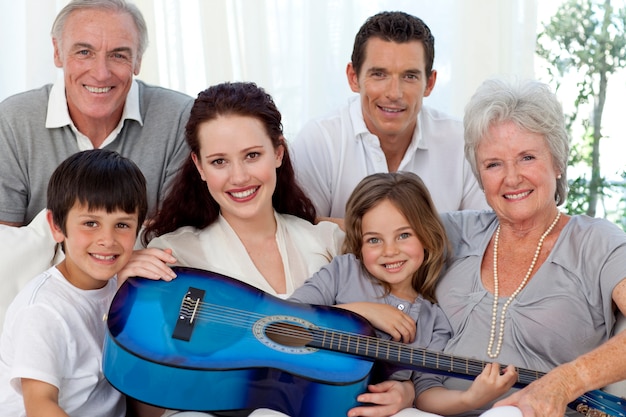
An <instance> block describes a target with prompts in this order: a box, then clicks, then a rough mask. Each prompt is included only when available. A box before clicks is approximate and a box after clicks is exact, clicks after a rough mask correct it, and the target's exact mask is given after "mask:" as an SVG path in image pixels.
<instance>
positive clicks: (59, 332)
mask: <svg viewBox="0 0 626 417" xmlns="http://www.w3.org/2000/svg"><path fill="white" fill-rule="evenodd" d="M116 289H117V279H115V278H112V279H110V280H109V281H108V282H107V284H106V285H105V286H104V287H103V288H101V289H98V290H89V291H87V290H81V289H78V288H76V287H74V286H73V285H72V284H70V283H69V282H68V281H67V280H66V279H65V278H64V277H63V275H62V274H61V273H60V272H59V270H58V269H57V268H56V267H52V268H50V269H48V270H47V271H46V272H44V273H42V274H41V275H39V276H38V277H36V278H35V279H33V280H31V281H30V282H29V283H28V284H27V285H26V286H25V287H24V289H23V290H22V291H20V293H19V294H18V295H17V296H16V297H15V300H14V301H13V302H12V303H11V306H10V307H9V309H8V310H7V314H6V321H5V323H4V327H3V329H2V336H1V337H0V414H2V415H6V416H12V417H23V416H25V415H26V413H25V411H24V400H23V397H22V392H21V379H22V378H29V379H36V380H39V381H43V382H46V383H48V384H50V385H53V386H55V387H57V388H58V389H59V400H58V403H59V406H60V407H61V408H62V409H63V410H64V411H65V412H66V413H67V414H68V415H69V416H71V417H83V416H90V417H123V416H124V415H125V411H126V405H125V402H124V398H123V396H122V395H121V394H120V393H119V392H118V391H116V390H115V388H113V387H112V386H111V384H109V382H108V381H107V380H106V379H105V377H104V375H103V373H102V344H103V341H104V334H105V331H106V322H105V321H104V320H103V317H104V315H105V314H106V313H107V312H108V309H109V305H110V303H111V300H112V299H113V296H114V294H115V291H116Z"/></svg>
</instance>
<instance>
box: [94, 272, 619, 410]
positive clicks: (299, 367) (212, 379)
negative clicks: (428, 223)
mask: <svg viewBox="0 0 626 417" xmlns="http://www.w3.org/2000/svg"><path fill="white" fill-rule="evenodd" d="M174 269H175V271H176V274H177V275H178V277H177V278H176V279H175V280H173V281H170V282H166V281H153V280H148V279H142V278H130V279H128V280H127V281H126V282H125V283H124V284H122V286H121V287H120V289H119V291H118V292H117V294H116V296H115V298H114V299H113V302H112V304H111V308H110V311H109V315H108V319H107V324H108V333H107V335H106V337H105V343H104V353H103V370H104V375H105V376H106V378H107V379H108V380H109V381H110V382H111V384H112V385H113V386H114V387H116V388H117V389H118V390H119V391H121V392H123V393H125V394H127V395H129V396H131V397H133V398H136V399H138V400H140V401H143V402H145V403H148V404H152V405H156V406H159V407H164V408H169V409H176V410H194V411H225V410H246V409H256V408H263V407H265V408H272V409H275V410H278V411H282V412H283V413H286V414H288V415H291V416H302V417H332V416H345V415H346V413H347V411H348V410H349V409H350V408H352V407H354V406H356V405H358V403H357V402H356V397H357V395H359V394H361V393H363V392H365V391H367V384H368V383H370V382H371V381H372V380H373V379H375V376H374V375H376V373H377V370H378V366H377V365H378V364H380V363H385V364H392V365H394V366H399V367H402V368H411V369H417V370H420V371H427V372H431V373H438V374H444V375H451V376H458V377H465V378H470V379H473V378H474V377H475V376H477V375H478V374H480V372H481V371H482V369H483V368H484V366H485V364H486V363H485V362H483V361H478V360H474V359H467V358H460V357H454V356H450V355H446V354H443V353H440V352H432V351H428V350H424V349H419V348H410V347H408V346H407V345H406V344H403V343H398V342H392V341H385V340H381V339H379V338H377V337H376V336H375V333H374V331H373V328H372V327H371V325H370V324H369V323H368V322H367V321H366V320H365V319H363V318H362V317H361V316H359V315H357V314H354V313H351V312H348V311H345V310H341V309H338V308H335V307H326V306H312V305H306V304H298V303H294V302H290V301H285V300H282V299H279V298H277V297H274V296H272V295H269V294H266V293H264V292H262V291H260V290H258V289H256V288H254V287H252V286H250V285H247V284H245V283H242V282H240V281H237V280H235V279H233V278H229V277H226V276H224V275H220V274H217V273H213V272H208V271H203V270H198V269H193V268H181V267H175V268H174ZM518 372H519V380H518V385H519V386H523V385H527V384H529V383H531V382H532V381H534V380H535V379H537V378H539V377H541V376H542V375H543V374H542V373H540V372H535V371H530V370H526V369H518ZM624 401H625V400H623V399H621V398H618V397H615V396H612V395H610V394H607V393H604V392H602V391H592V392H589V393H587V394H585V395H583V396H581V397H580V398H579V399H578V400H577V401H575V402H574V403H572V404H570V407H572V408H574V409H576V410H578V411H579V412H581V413H582V414H584V415H587V416H593V417H596V416H597V417H600V416H613V417H622V416H626V407H625V406H624Z"/></svg>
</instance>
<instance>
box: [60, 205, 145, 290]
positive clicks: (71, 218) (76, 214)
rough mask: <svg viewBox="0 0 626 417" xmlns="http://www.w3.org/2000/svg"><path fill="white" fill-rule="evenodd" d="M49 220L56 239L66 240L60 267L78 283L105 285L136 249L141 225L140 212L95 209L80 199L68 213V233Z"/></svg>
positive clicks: (93, 286) (94, 286)
mask: <svg viewBox="0 0 626 417" xmlns="http://www.w3.org/2000/svg"><path fill="white" fill-rule="evenodd" d="M48 223H49V224H50V228H51V230H52V235H53V236H54V239H55V241H57V242H59V243H60V242H63V244H64V250H65V260H64V261H63V262H62V263H61V264H59V266H58V267H59V270H60V271H61V272H62V273H63V275H64V276H65V278H66V279H67V280H68V281H69V282H70V283H71V284H73V285H74V286H75V287H77V288H80V289H84V290H93V289H98V288H102V287H104V286H105V285H106V282H107V281H108V280H110V279H111V278H112V277H113V276H115V275H116V274H117V273H118V272H119V271H120V270H121V269H122V267H124V266H125V265H126V263H127V262H128V260H129V259H130V256H131V255H132V253H133V247H134V245H135V239H136V237H137V230H138V227H139V224H138V216H137V213H126V212H124V211H121V210H116V211H113V212H111V213H107V211H106V210H105V209H93V210H89V208H88V207H87V206H85V205H82V204H80V203H79V202H77V203H76V204H74V206H73V207H72V208H71V209H70V211H69V213H68V215H67V222H66V225H65V226H66V228H65V229H66V234H64V233H63V232H62V231H61V229H60V227H58V225H55V224H54V222H53V221H52V213H51V212H48Z"/></svg>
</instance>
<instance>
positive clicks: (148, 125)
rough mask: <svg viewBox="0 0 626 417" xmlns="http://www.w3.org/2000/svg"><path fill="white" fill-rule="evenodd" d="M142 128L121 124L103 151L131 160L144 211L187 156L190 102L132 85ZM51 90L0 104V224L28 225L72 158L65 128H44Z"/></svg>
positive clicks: (183, 97) (71, 142)
mask: <svg viewBox="0 0 626 417" xmlns="http://www.w3.org/2000/svg"><path fill="white" fill-rule="evenodd" d="M137 83H138V86H139V107H140V111H141V117H142V119H143V126H141V124H139V122H137V121H135V120H128V119H127V120H126V121H125V122H124V127H123V128H122V130H121V132H120V133H119V135H118V137H117V139H116V140H114V141H113V142H112V143H110V144H109V145H107V146H105V149H109V150H112V151H117V152H119V153H120V154H121V155H123V156H125V157H128V158H130V159H132V160H133V161H134V162H135V163H136V164H137V165H138V166H139V168H140V169H141V171H142V172H143V174H144V175H145V176H146V180H147V183H148V203H149V210H150V211H152V210H154V209H155V208H156V206H157V203H158V202H159V201H161V200H162V199H163V196H164V193H165V189H166V187H167V186H168V185H169V183H170V181H171V180H172V177H173V174H174V173H175V172H176V171H177V170H178V168H179V166H180V165H181V163H182V161H183V160H184V159H185V158H187V157H188V156H189V148H188V147H187V144H186V143H185V138H184V129H185V124H186V123H187V118H188V117H189V110H190V109H191V105H192V104H193V99H192V98H191V97H189V96H187V95H185V94H182V93H179V92H175V91H172V90H168V89H165V88H161V87H155V86H150V85H147V84H145V83H143V82H141V81H137ZM51 88H52V84H48V85H45V86H43V87H41V88H39V89H36V90H30V91H26V92H24V93H20V94H16V95H14V96H12V97H9V98H7V99H6V100H4V101H3V102H2V103H0V220H2V221H7V222H18V223H25V224H26V223H30V221H31V220H32V219H33V218H34V217H35V216H36V215H37V213H39V212H40V211H41V210H42V209H44V208H45V207H46V194H47V187H48V179H49V178H50V176H51V175H52V172H53V171H54V169H55V168H56V167H57V166H58V165H59V164H60V163H61V162H62V161H64V160H65V159H66V158H67V157H68V156H70V155H72V154H74V153H76V152H78V150H79V149H78V145H77V142H76V137H75V135H74V132H73V131H72V129H71V127H70V126H69V125H68V126H64V127H60V128H53V129H48V128H46V127H45V124H46V115H47V107H48V98H49V95H50V89H51Z"/></svg>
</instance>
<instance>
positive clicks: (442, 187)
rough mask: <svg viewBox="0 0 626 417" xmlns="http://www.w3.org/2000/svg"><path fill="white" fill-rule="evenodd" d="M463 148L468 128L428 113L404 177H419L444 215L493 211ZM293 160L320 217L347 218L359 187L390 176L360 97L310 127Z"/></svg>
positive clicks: (403, 168) (403, 167)
mask: <svg viewBox="0 0 626 417" xmlns="http://www.w3.org/2000/svg"><path fill="white" fill-rule="evenodd" d="M463 148H464V141H463V124H462V122H461V121H460V120H457V119H453V118H451V117H450V116H448V115H446V114H444V113H442V112H439V111H437V110H434V109H431V108H428V107H422V110H421V111H420V112H419V114H418V117H417V127H416V129H415V132H414V134H413V138H412V140H411V143H410V145H409V147H408V149H407V151H406V153H405V155H404V158H403V159H402V161H401V162H400V166H399V167H398V171H411V172H414V173H416V174H417V175H419V176H420V177H421V178H422V180H423V181H424V183H425V184H426V186H427V187H428V189H429V191H430V193H431V195H432V198H433V201H434V202H435V206H436V207H437V210H438V211H440V212H444V211H455V210H464V209H477V210H481V209H488V208H489V206H488V205H487V202H486V200H485V196H484V194H483V192H482V191H481V190H480V188H479V186H478V182H477V181H476V178H475V177H474V174H473V173H472V170H471V168H470V166H469V164H468V163H467V161H466V160H465V154H464V149H463ZM291 155H292V157H293V159H294V161H293V162H294V164H293V165H294V169H295V170H296V174H297V176H298V181H299V182H300V185H301V186H302V187H303V189H304V190H305V192H306V193H307V195H308V196H309V198H311V200H312V201H313V204H315V207H316V209H317V210H318V215H320V216H330V217H339V218H343V217H344V215H345V206H346V202H347V200H348V197H349V196H350V194H351V193H352V190H354V187H356V185H357V184H358V183H359V181H361V180H362V179H363V178H364V177H366V176H367V175H370V174H374V173H377V172H389V170H388V167H387V160H386V158H385V154H384V153H383V150H382V148H381V147H380V141H379V139H378V137H377V136H375V135H373V134H372V133H370V132H369V131H368V129H367V126H366V125H365V121H364V120H363V112H362V110H361V100H360V97H358V96H357V97H354V98H352V99H351V100H350V101H349V103H348V105H347V106H344V107H343V108H341V109H339V110H336V111H335V112H333V113H331V114H330V115H329V116H327V117H325V118H320V119H316V120H312V121H310V122H308V123H307V124H306V125H305V126H304V128H303V129H302V130H301V131H300V133H299V134H298V136H297V137H296V139H295V140H294V142H293V144H292V145H291Z"/></svg>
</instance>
